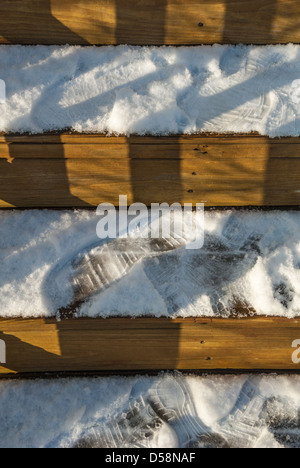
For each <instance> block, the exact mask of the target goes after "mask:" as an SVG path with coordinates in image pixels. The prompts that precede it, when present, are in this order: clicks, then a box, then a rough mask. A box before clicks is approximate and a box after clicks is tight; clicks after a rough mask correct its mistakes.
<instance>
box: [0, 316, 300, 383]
mask: <svg viewBox="0 0 300 468" xmlns="http://www.w3.org/2000/svg"><path fill="white" fill-rule="evenodd" d="M0 340H2V345H3V342H4V343H5V345H6V356H7V357H6V364H1V366H2V367H0V374H1V375H2V376H5V375H9V374H23V373H25V374H26V373H39V372H76V371H81V372H88V371H90V372H99V371H115V372H118V371H134V372H137V371H153V370H155V371H159V370H167V369H178V370H212V369H214V370H246V371H253V370H278V371H279V370H299V369H300V364H295V363H293V361H292V355H293V353H295V351H296V354H297V356H298V355H300V352H299V353H298V352H297V348H293V347H292V345H293V343H294V341H295V340H300V319H293V320H288V319H284V318H260V317H256V318H245V319H208V318H207V319H203V318H199V319H192V318H189V319H176V320H171V319H155V318H141V319H128V318H113V319H72V320H62V321H61V322H57V321H56V320H55V319H33V320H22V319H14V320H4V319H2V320H0ZM0 343H1V341H0ZM296 346H297V344H296ZM299 346H300V341H299V345H298V347H299ZM0 356H1V354H0ZM297 356H296V357H297ZM2 358H3V352H2Z"/></svg>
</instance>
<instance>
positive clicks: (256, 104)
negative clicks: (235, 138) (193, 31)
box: [0, 44, 300, 137]
mask: <svg viewBox="0 0 300 468" xmlns="http://www.w3.org/2000/svg"><path fill="white" fill-rule="evenodd" d="M0 79H1V80H3V81H4V82H5V84H6V102H4V103H0V106H1V107H0V131H1V132H32V133H39V132H45V131H55V130H62V129H71V130H74V131H78V132H101V133H108V134H127V135H128V134H132V133H136V134H141V135H144V134H154V135H161V134H177V133H186V134H193V133H197V132H218V133H226V132H230V133H233V132H245V133H248V132H259V133H260V134H266V135H269V136H271V137H275V136H289V135H290V136H299V134H300V119H299V116H300V81H299V79H300V46H298V45H292V44H290V45H286V46H285V45H276V46H263V47H259V46H243V45H238V46H221V45H215V46H200V47H178V48H177V47H129V46H119V47H100V48H97V47H85V48H82V47H71V46H63V47H58V46H51V47H46V46H0ZM1 98H2V96H1ZM1 101H3V99H1Z"/></svg>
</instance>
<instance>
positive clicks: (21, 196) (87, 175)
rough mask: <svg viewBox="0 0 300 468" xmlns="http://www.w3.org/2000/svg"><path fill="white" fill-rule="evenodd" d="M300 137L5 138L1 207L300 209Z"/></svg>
mask: <svg viewBox="0 0 300 468" xmlns="http://www.w3.org/2000/svg"><path fill="white" fill-rule="evenodd" d="M299 187H300V138H282V139H279V138H277V139H270V138H268V137H263V136H257V135H194V136H183V135H178V136H170V137H142V136H133V137H130V138H126V137H107V136H104V135H79V134H60V135H46V134H45V135H31V136H29V135H28V136H26V135H21V136H17V135H15V136H13V135H6V136H5V135H2V136H0V208H12V207H17V208H43V207H45V208H59V207H61V208H70V207H75V208H80V207H82V208H84V207H94V206H97V205H98V204H99V203H103V202H104V203H113V204H114V205H115V206H117V205H118V204H119V195H127V197H128V204H132V203H133V202H140V203H145V204H146V205H147V206H150V205H151V203H155V202H156V203H162V202H167V203H170V204H171V203H181V204H184V203H194V204H195V203H204V204H205V205H206V206H220V207H221V206H299V205H300V190H299Z"/></svg>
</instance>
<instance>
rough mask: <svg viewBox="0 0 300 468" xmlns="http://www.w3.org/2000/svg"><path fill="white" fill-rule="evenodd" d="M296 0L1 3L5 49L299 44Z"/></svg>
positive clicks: (299, 8)
mask: <svg viewBox="0 0 300 468" xmlns="http://www.w3.org/2000/svg"><path fill="white" fill-rule="evenodd" d="M299 17H300V4H299V1H298V0H251V1H249V0H126V1H125V0H64V1H63V2H62V1H60V0H1V1H0V42H1V43H4V44H16V43H18V44H81V45H87V44H99V45H104V44H133V45H138V44H141V45H145V44H149V45H150V44H153V45H162V44H175V45H178V44H186V45H190V44H195V45H196V44H213V43H245V44H271V43H289V42H294V43H295V42H300V28H299Z"/></svg>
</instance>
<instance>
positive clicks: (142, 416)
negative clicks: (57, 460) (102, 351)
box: [0, 373, 300, 461]
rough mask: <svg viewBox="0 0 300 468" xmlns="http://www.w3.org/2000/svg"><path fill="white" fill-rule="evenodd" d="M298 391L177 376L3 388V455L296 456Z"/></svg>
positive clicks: (287, 381)
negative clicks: (208, 452) (204, 452)
mask: <svg viewBox="0 0 300 468" xmlns="http://www.w3.org/2000/svg"><path fill="white" fill-rule="evenodd" d="M299 384H300V377H299V376H291V375H290V376H263V375H257V376H248V375H244V376H202V377H195V376H188V377H187V376H183V375H182V374H179V373H176V374H161V375H160V376H158V377H130V378H122V377H110V378H99V379H97V378H90V379H86V378H83V379H60V380H41V381H37V380H34V381H30V380H27V381H10V382H5V381H2V382H0V412H1V415H2V420H1V425H0V447H1V448H5V447H8V448H14V447H18V448H27V447H49V448H52V447H61V448H71V447H76V448H106V447H110V448H116V447H120V448H121V447H123V448H133V447H145V448H163V447H166V446H167V447H169V448H192V449H195V448H229V447H230V448H254V447H256V448H260V447H261V448H265V447H268V448H297V447H299V442H300V429H299V410H300V400H299V392H297V388H299ZM32 394H34V398H32ZM54 396H55V397H54ZM16 428H18V430H16ZM119 461H121V460H119Z"/></svg>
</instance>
